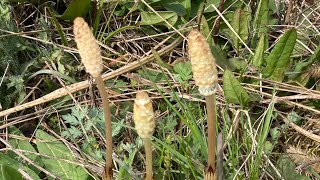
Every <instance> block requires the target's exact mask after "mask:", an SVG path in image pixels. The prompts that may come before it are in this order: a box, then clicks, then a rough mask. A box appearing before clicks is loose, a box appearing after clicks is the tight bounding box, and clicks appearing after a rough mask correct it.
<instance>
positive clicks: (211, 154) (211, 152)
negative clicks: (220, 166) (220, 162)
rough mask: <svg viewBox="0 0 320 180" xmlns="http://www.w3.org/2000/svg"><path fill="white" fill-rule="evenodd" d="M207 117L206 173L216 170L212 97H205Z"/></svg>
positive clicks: (214, 122) (213, 98) (214, 106)
mask: <svg viewBox="0 0 320 180" xmlns="http://www.w3.org/2000/svg"><path fill="white" fill-rule="evenodd" d="M205 98H206V106H207V115H208V166H207V171H209V170H210V168H212V170H213V172H214V171H215V169H216V165H215V164H216V158H215V157H216V98H215V96H214V94H213V95H210V96H206V97H205Z"/></svg>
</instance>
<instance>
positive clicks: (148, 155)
mask: <svg viewBox="0 0 320 180" xmlns="http://www.w3.org/2000/svg"><path fill="white" fill-rule="evenodd" d="M143 143H144V149H145V153H146V177H145V180H152V179H153V175H152V144H151V138H144V139H143Z"/></svg>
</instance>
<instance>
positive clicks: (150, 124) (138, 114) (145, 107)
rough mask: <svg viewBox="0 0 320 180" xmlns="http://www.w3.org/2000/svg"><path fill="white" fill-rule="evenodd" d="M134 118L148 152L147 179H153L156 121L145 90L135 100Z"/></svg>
mask: <svg viewBox="0 0 320 180" xmlns="http://www.w3.org/2000/svg"><path fill="white" fill-rule="evenodd" d="M133 120H134V123H135V128H136V130H137V133H138V135H139V136H140V137H141V138H142V139H143V142H144V147H145V153H146V177H145V179H146V180H152V179H153V175H152V144H151V136H152V134H153V132H154V129H155V126H156V123H155V120H154V111H153V108H152V102H151V99H150V97H149V96H148V94H147V93H146V92H144V91H141V92H138V93H137V95H136V99H135V101H134V108H133Z"/></svg>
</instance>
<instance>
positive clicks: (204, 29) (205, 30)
mask: <svg viewBox="0 0 320 180" xmlns="http://www.w3.org/2000/svg"><path fill="white" fill-rule="evenodd" d="M200 31H201V33H202V34H203V36H204V37H205V38H206V39H207V42H208V43H209V44H213V38H212V36H211V29H210V27H209V25H208V21H207V19H206V17H205V16H202V17H201V25H200Z"/></svg>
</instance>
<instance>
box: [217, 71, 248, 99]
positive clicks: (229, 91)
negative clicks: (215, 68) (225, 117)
mask: <svg viewBox="0 0 320 180" xmlns="http://www.w3.org/2000/svg"><path fill="white" fill-rule="evenodd" d="M223 92H224V96H225V98H226V100H227V102H228V103H234V104H243V105H247V104H248V102H249V101H250V97H249V95H248V93H247V92H246V90H245V89H243V87H242V86H241V85H240V83H239V81H238V80H237V78H236V77H235V76H234V75H233V73H232V72H231V71H229V70H225V71H224V74H223Z"/></svg>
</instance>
